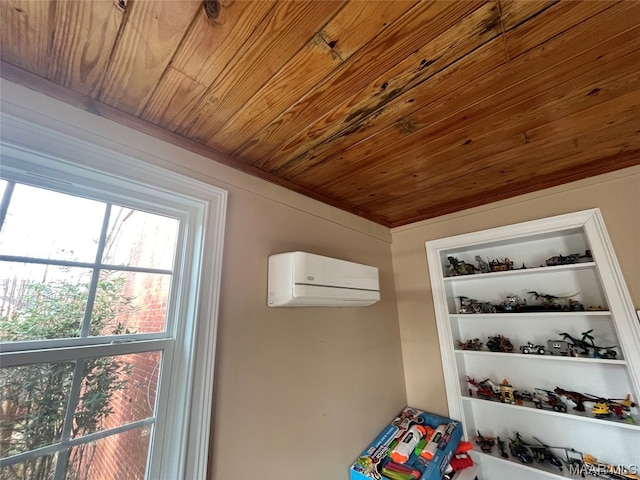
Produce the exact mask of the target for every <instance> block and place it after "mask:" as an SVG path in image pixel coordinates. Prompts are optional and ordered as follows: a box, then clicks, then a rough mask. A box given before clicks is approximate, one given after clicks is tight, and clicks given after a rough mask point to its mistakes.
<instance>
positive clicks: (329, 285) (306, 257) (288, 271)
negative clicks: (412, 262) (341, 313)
mask: <svg viewBox="0 0 640 480" xmlns="http://www.w3.org/2000/svg"><path fill="white" fill-rule="evenodd" d="M379 300H380V284H379V281H378V269H377V268H376V267H370V266H367V265H360V264H358V263H353V262H347V261H344V260H338V259H335V258H329V257H323V256H321V255H314V254H312V253H305V252H287V253H280V254H277V255H271V256H270V257H269V282H268V295H267V305H269V306H270V307H345V306H354V307H355V306H365V305H371V304H372V303H375V302H377V301H379Z"/></svg>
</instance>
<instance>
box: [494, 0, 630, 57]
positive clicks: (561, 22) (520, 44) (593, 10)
mask: <svg viewBox="0 0 640 480" xmlns="http://www.w3.org/2000/svg"><path fill="white" fill-rule="evenodd" d="M512 1H515V2H517V3H520V4H528V3H529V2H522V1H520V0H512ZM619 3H620V2H617V1H613V0H610V1H604V2H600V1H599V2H580V1H575V0H569V1H562V2H557V3H555V2H554V4H553V5H552V6H551V7H550V8H547V9H545V10H543V11H541V12H539V14H538V15H536V16H535V17H534V18H531V19H530V20H529V21H528V22H526V23H524V24H522V25H520V26H519V27H518V28H515V29H512V30H507V31H506V32H505V35H504V38H505V43H506V45H507V52H508V54H509V58H515V57H517V56H519V55H522V54H523V53H525V52H528V51H529V50H531V49H532V48H535V47H537V46H538V45H542V44H543V43H544V42H546V41H548V40H550V39H552V38H554V37H555V36H557V35H560V34H563V33H564V32H567V30H569V29H570V28H572V27H574V26H575V25H578V24H580V23H582V22H583V21H586V20H589V19H590V18H592V17H593V16H595V15H598V14H599V13H601V12H603V11H604V10H607V9H608V8H612V7H613V8H614V10H615V8H619V7H620V5H616V4H619Z"/></svg>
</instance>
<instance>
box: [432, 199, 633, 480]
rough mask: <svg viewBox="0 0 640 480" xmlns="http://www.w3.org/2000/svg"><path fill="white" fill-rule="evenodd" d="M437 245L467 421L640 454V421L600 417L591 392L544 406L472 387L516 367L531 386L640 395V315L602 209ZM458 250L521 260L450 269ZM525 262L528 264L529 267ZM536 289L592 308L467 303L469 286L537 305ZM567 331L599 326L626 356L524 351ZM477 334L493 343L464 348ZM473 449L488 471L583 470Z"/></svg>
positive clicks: (459, 401) (494, 478)
mask: <svg viewBox="0 0 640 480" xmlns="http://www.w3.org/2000/svg"><path fill="white" fill-rule="evenodd" d="M426 250H427V257H428V262H429V273H430V278H431V286H432V291H433V297H434V308H435V311H436V320H437V323H438V337H439V342H440V350H441V352H442V358H443V367H444V373H445V384H446V390H447V399H448V404H449V415H450V416H451V417H452V418H456V419H459V420H461V421H462V423H463V426H464V428H465V433H466V436H467V439H469V437H473V436H475V432H476V430H480V431H481V432H482V434H483V435H485V436H500V437H501V438H502V439H505V440H507V439H508V438H509V437H513V436H514V435H515V433H514V432H518V433H520V434H521V435H522V436H523V437H524V438H527V437H529V438H531V437H538V438H540V439H541V440H542V441H543V442H545V443H547V444H549V445H556V446H560V447H563V448H575V449H576V450H578V451H580V452H583V453H585V454H586V453H589V454H591V455H593V456H595V457H597V458H599V459H601V460H604V461H606V462H609V463H611V464H615V465H632V464H635V465H638V464H640V451H638V449H637V445H640V425H638V424H637V423H628V421H626V420H624V419H618V418H617V417H607V418H596V417H595V416H594V415H592V414H591V410H590V408H591V406H592V405H593V404H592V403H589V402H585V403H586V405H585V406H586V411H585V412H578V411H577V410H573V407H574V405H575V404H574V403H573V402H571V401H570V400H568V399H567V398H565V397H561V398H562V400H564V402H565V403H566V406H567V409H568V410H567V412H556V411H553V410H552V409H550V408H542V409H538V408H536V407H535V404H534V403H533V402H528V401H524V402H523V404H521V405H511V404H508V403H501V402H500V401H499V400H485V399H479V398H476V397H475V396H474V397H470V396H469V393H468V392H469V384H468V383H467V382H466V379H467V376H468V377H470V378H474V379H475V380H477V381H482V380H484V379H487V378H488V379H490V380H492V381H493V382H494V384H500V383H501V382H502V381H503V379H505V380H507V381H508V382H509V383H510V384H512V385H513V388H515V389H516V390H519V391H521V392H522V391H524V390H529V391H535V390H536V389H543V390H549V391H552V390H554V389H555V388H556V387H561V388H563V389H566V390H571V391H575V392H581V393H583V394H588V395H595V396H597V397H599V398H600V397H601V398H609V399H612V398H616V399H617V398H624V397H625V396H626V395H627V394H630V395H631V398H632V400H633V401H634V402H636V403H637V402H639V401H640V349H638V345H640V327H639V323H638V318H637V316H636V312H635V309H634V307H633V305H632V303H631V301H630V298H629V292H628V290H627V287H626V285H625V284H624V280H623V278H622V274H621V273H620V269H619V266H618V264H617V261H616V258H615V254H614V253H613V250H612V246H611V243H610V241H609V239H608V235H607V233H606V229H605V227H604V222H603V220H602V217H601V215H600V212H599V210H597V209H593V210H587V211H583V212H576V213H574V214H567V215H561V216H558V217H552V218H548V219H542V220H537V221H533V222H526V223H522V224H518V225H512V226H508V227H500V228H496V229H491V230H485V231H481V232H474V233H469V234H464V235H458V236H455V237H449V238H445V239H440V240H434V241H430V242H427V243H426ZM587 250H588V251H590V254H591V258H589V260H590V261H586V262H580V261H579V262H578V263H574V264H568V265H558V266H542V265H545V263H546V259H548V258H550V257H553V256H556V255H564V256H567V255H570V254H578V255H583V254H585V252H586V251H587ZM448 257H455V258H456V259H458V261H462V262H465V263H467V264H472V265H476V261H477V260H476V258H477V257H479V258H480V259H482V260H483V261H486V262H489V261H491V260H493V259H498V260H501V259H505V258H507V257H508V258H509V259H511V260H512V261H513V264H514V265H513V266H514V267H515V269H514V270H507V271H502V272H490V273H474V274H471V275H457V276H449V270H450V264H449V260H448ZM583 259H584V258H583ZM591 259H592V261H591ZM478 263H480V262H478ZM522 264H524V265H525V266H526V268H522V269H519V268H518V267H519V266H520V265H522ZM533 265H535V266H533ZM538 265H541V266H538ZM529 292H538V293H539V294H540V295H553V296H556V297H558V303H559V304H561V305H568V299H569V298H571V299H572V300H574V301H578V302H581V303H582V304H583V305H584V307H586V308H587V309H586V310H585V311H568V310H554V311H539V312H535V311H523V312H517V313H516V312H514V313H506V312H497V313H480V314H461V313H459V310H460V297H466V298H468V299H475V301H477V302H479V303H485V302H486V303H490V304H491V305H493V306H498V305H500V304H501V303H502V302H504V301H505V300H506V297H507V296H510V295H517V296H518V297H519V298H520V299H521V301H526V304H527V305H529V306H530V305H533V304H534V302H536V295H533V296H531V294H530V293H529ZM563 302H564V303H563ZM590 307H591V308H593V309H589V308H590ZM596 308H597V309H596ZM565 333H568V334H569V335H571V336H572V337H574V338H576V339H581V338H583V335H585V334H587V335H591V336H593V337H594V343H595V344H596V345H599V346H601V347H611V348H613V349H614V350H615V351H616V353H617V356H616V358H615V359H613V360H611V359H602V358H587V357H586V356H582V357H572V356H562V355H558V354H556V355H551V354H549V353H546V354H544V355H538V354H534V353H531V354H523V353H520V349H519V347H520V346H522V345H526V344H527V343H528V342H531V343H533V344H534V345H543V346H544V347H548V346H549V345H550V344H549V345H548V343H547V342H556V341H560V340H563V338H564V334H565ZM496 335H502V336H505V337H507V338H509V340H510V342H511V344H512V345H513V349H514V351H513V352H511V353H504V352H493V351H490V350H489V349H487V347H486V343H487V340H488V338H489V337H494V336H496ZM472 339H479V341H480V342H482V343H483V350H480V351H477V350H463V349H460V348H459V346H458V342H466V341H468V340H472ZM568 343H569V344H571V341H569V342H568ZM556 353H558V352H556ZM472 391H473V388H472ZM630 413H631V414H632V418H633V419H634V420H635V422H639V421H640V412H639V410H638V407H634V408H632V409H631V412H630ZM494 450H496V451H497V447H494ZM560 451H562V450H560ZM554 453H556V452H555V451H554ZM473 459H474V462H476V463H477V465H478V469H479V471H480V472H481V473H480V474H479V478H480V480H502V479H504V478H518V479H519V480H520V479H522V480H528V479H536V478H580V476H579V475H578V476H572V475H569V474H568V473H567V471H566V468H565V471H563V472H561V471H560V470H559V469H558V468H557V467H555V466H553V465H548V464H539V463H534V464H533V465H531V464H521V463H520V462H518V461H517V460H515V461H514V460H513V459H508V460H505V459H503V458H501V457H500V456H499V455H498V454H497V453H494V454H493V455H486V454H483V453H481V452H473Z"/></svg>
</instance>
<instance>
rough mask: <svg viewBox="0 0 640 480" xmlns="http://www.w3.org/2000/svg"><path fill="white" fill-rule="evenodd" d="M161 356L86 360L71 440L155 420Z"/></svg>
mask: <svg viewBox="0 0 640 480" xmlns="http://www.w3.org/2000/svg"><path fill="white" fill-rule="evenodd" d="M161 356H162V355H161V352H145V353H138V354H129V355H118V356H109V357H99V358H93V359H88V360H86V364H85V368H86V373H85V375H84V378H83V379H82V388H81V390H80V401H79V402H78V406H77V408H76V412H75V416H74V425H73V432H72V436H74V437H78V436H82V435H87V434H90V433H94V432H97V431H100V430H107V429H109V428H114V427H118V426H120V425H124V424H127V423H131V422H135V421H138V420H144V419H145V418H149V417H151V416H153V413H154V410H155V404H156V391H157V387H158V376H159V373H160V372H159V371H160V359H161Z"/></svg>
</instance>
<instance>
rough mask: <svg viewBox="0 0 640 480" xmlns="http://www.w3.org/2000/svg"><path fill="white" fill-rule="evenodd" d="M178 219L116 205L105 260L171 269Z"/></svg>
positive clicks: (111, 220)
mask: <svg viewBox="0 0 640 480" xmlns="http://www.w3.org/2000/svg"><path fill="white" fill-rule="evenodd" d="M178 225H179V221H178V220H177V219H175V218H167V217H162V216H160V215H154V214H151V213H146V212H141V211H139V210H131V209H129V208H123V207H117V206H113V208H112V209H111V217H110V218H109V233H108V235H107V244H106V247H105V251H104V258H103V263H107V264H111V265H127V266H132V267H144V268H157V269H162V270H170V269H171V267H172V265H173V255H174V250H175V246H176V238H177V235H178Z"/></svg>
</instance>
